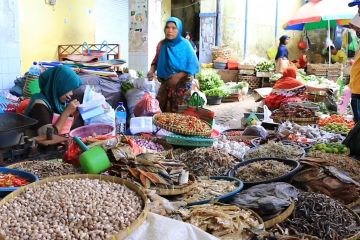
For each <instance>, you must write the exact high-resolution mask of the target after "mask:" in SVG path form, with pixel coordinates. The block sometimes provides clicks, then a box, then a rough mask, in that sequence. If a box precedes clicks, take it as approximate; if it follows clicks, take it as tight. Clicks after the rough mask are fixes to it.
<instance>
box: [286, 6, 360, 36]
mask: <svg viewBox="0 0 360 240" xmlns="http://www.w3.org/2000/svg"><path fill="white" fill-rule="evenodd" d="M348 3H349V0H313V1H311V2H309V3H307V4H305V5H303V6H302V7H301V8H300V9H299V10H298V11H297V12H296V13H295V15H294V16H293V17H292V18H291V19H290V20H289V21H288V22H287V23H286V24H285V26H284V29H285V30H314V29H322V28H328V26H329V22H330V27H336V25H346V24H347V23H348V22H347V21H345V22H344V21H342V20H349V19H352V18H353V17H354V16H355V14H356V13H357V9H356V8H350V7H348Z"/></svg>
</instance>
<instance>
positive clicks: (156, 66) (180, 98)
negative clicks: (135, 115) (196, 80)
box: [148, 17, 199, 112]
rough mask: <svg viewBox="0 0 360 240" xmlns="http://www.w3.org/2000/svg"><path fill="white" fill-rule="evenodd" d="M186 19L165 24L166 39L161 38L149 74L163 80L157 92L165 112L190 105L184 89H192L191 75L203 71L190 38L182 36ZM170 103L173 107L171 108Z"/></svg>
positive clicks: (173, 19) (168, 21)
mask: <svg viewBox="0 0 360 240" xmlns="http://www.w3.org/2000/svg"><path fill="white" fill-rule="evenodd" d="M182 31H183V28H182V22H181V21H180V19H178V18H175V17H171V18H169V19H168V20H167V22H166V25H165V39H164V40H162V41H160V43H159V44H158V46H157V49H156V56H155V58H154V60H153V62H152V64H151V68H150V71H149V73H148V77H149V78H153V77H154V76H155V72H157V77H158V79H159V80H160V81H161V86H160V89H159V92H158V95H157V99H158V101H159V104H160V108H161V110H162V111H163V112H166V111H168V110H170V111H171V112H176V111H177V109H178V106H179V105H182V104H186V102H185V101H186V99H185V98H184V92H188V90H190V88H191V78H192V77H193V76H194V75H195V74H196V73H198V72H199V62H198V59H197V57H196V54H195V51H194V49H193V48H192V46H191V44H190V43H189V41H188V40H186V39H185V38H183V37H182ZM168 103H170V109H168Z"/></svg>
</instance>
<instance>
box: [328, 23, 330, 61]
mask: <svg viewBox="0 0 360 240" xmlns="http://www.w3.org/2000/svg"><path fill="white" fill-rule="evenodd" d="M328 37H329V39H331V37H330V20H328ZM330 64H331V46H330V45H329V66H330Z"/></svg>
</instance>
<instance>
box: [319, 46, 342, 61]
mask: <svg viewBox="0 0 360 240" xmlns="http://www.w3.org/2000/svg"><path fill="white" fill-rule="evenodd" d="M330 51H331V63H341V64H345V63H346V61H347V56H346V53H345V52H344V51H343V50H341V49H337V48H336V47H335V46H334V45H331V46H330ZM322 55H323V56H324V57H328V55H329V48H324V49H323V50H322Z"/></svg>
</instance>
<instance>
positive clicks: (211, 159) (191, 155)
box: [179, 148, 236, 176]
mask: <svg viewBox="0 0 360 240" xmlns="http://www.w3.org/2000/svg"><path fill="white" fill-rule="evenodd" d="M179 160H180V161H181V162H183V163H184V164H185V165H186V166H187V168H188V169H189V171H190V173H191V174H194V175H195V176H221V175H226V173H227V172H228V171H229V170H230V169H231V168H233V167H234V166H235V164H236V161H235V158H234V157H232V156H230V155H229V154H227V153H224V152H222V151H219V150H216V149H212V148H197V149H195V150H192V151H188V152H186V153H183V154H181V155H180V157H179Z"/></svg>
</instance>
